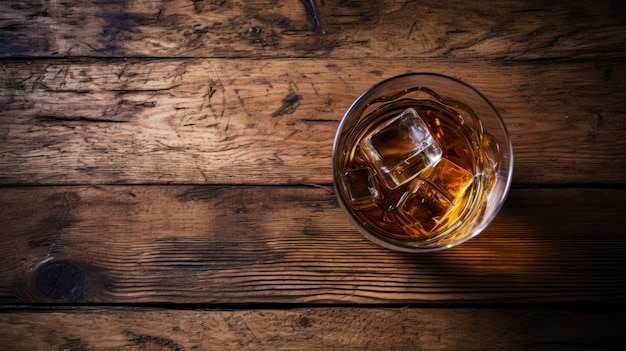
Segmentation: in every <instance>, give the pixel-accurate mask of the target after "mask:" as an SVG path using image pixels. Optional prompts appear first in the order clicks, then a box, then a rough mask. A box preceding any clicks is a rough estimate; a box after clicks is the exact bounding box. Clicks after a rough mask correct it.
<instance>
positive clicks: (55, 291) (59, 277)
mask: <svg viewBox="0 0 626 351" xmlns="http://www.w3.org/2000/svg"><path fill="white" fill-rule="evenodd" d="M36 279H37V289H39V291H40V292H41V293H42V294H43V295H44V296H45V297H47V298H49V299H51V300H57V301H64V302H73V301H77V300H79V299H81V298H82V296H83V292H84V286H85V275H84V273H83V272H82V271H81V270H80V269H79V268H78V266H76V265H75V264H74V263H72V262H68V261H54V262H49V263H45V264H43V265H42V266H41V267H39V269H38V270H37V273H36Z"/></svg>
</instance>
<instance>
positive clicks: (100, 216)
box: [0, 0, 626, 350]
mask: <svg viewBox="0 0 626 351" xmlns="http://www.w3.org/2000/svg"><path fill="white" fill-rule="evenodd" d="M413 71H431V72H438V73H443V74H447V75H450V76H453V77H456V78H459V79H462V80H464V81H466V82H468V83H470V84H471V85H473V86H475V87H476V88H477V89H479V90H480V91H481V92H482V93H484V94H485V95H486V96H487V97H488V98H489V99H490V100H491V102H492V103H493V104H494V105H495V106H496V107H497V108H498V110H499V111H500V112H501V114H502V115H503V117H504V120H505V122H506V124H507V126H508V129H509V132H510V134H511V138H512V140H513V144H514V152H515V170H514V179H513V182H514V186H513V189H512V190H511V192H510V195H509V198H508V199H507V202H506V204H505V206H504V208H503V209H502V211H501V212H500V214H499V215H498V217H497V218H496V220H495V221H494V222H493V223H492V225H490V226H489V227H488V228H487V230H486V231H485V232H484V233H482V234H481V235H480V236H478V237H477V238H475V239H473V240H471V241H469V242H467V243H465V244H463V245H461V246H459V247H456V248H453V249H449V250H446V251H442V252H436V253H431V254H425V255H417V256H416V255H410V254H404V253H397V252H392V251H389V250H386V249H383V248H380V247H378V246H376V245H374V244H372V243H370V242H368V241H367V240H366V239H364V238H363V237H362V236H361V235H360V234H359V233H358V232H357V231H356V229H355V228H354V227H353V226H352V225H351V223H350V222H349V220H348V219H347V217H346V216H345V215H344V214H343V212H342V210H341V209H340V208H339V207H338V205H337V202H336V200H335V195H334V190H333V187H332V179H331V151H332V140H333V137H334V133H335V131H336V129H337V126H338V123H339V121H340V119H341V117H342V115H343V113H344V112H345V110H346V109H347V108H348V106H349V105H350V103H351V102H352V101H353V100H354V99H355V98H356V97H358V95H359V94H360V93H361V92H363V91H364V90H365V89H367V88H368V87H370V86H371V85H372V84H374V83H376V82H378V81H380V80H382V79H384V78H388V77H391V76H394V75H397V74H401V73H406V72H413ZM625 113H626V6H625V5H624V4H623V3H621V2H619V1H578V0H577V1H568V2H555V3H551V2H546V1H530V0H525V1H510V0H507V1H500V2H497V3H494V2H491V1H472V2H463V1H448V0H445V1H441V0H439V1H417V2H416V1H391V0H385V1H377V2H372V1H361V0H354V1H343V0H331V1H329V0H325V1H318V0H284V1H275V0H253V1H238V2H236V1H223V0H219V1H217V0H206V1H203V0H140V1H126V0H115V1H88V2H85V1H83V2H81V1H72V0H35V1H30V2H23V1H17V0H7V1H0V349H4V348H6V349H15V350H26V349H44V350H45V349H52V350H57V349H58V350H85V349H96V350H117V349H131V350H144V349H150V350H162V349H168V350H194V349H201V350H204V349H206V350H221V349H242V350H247V349H253V350H258V349H267V350H276V349H290V350H293V349H302V350H309V349H337V350H380V349H408V350H413V349H428V350H458V349H469V350H485V349H496V350H502V349H506V350H531V349H532V350H572V349H576V350H581V349H585V350H587V349H588V350H622V349H626V339H625V337H624V334H623V331H622V330H623V329H624V326H626V317H624V316H623V313H621V311H620V309H621V308H622V307H624V304H625V303H626V237H624V235H623V233H624V228H625V227H626V189H625V188H624V185H626V138H625V136H626V133H625V132H626V116H625Z"/></svg>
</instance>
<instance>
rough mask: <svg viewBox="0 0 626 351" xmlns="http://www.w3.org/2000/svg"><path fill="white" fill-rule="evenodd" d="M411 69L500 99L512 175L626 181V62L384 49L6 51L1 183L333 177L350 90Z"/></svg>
mask: <svg viewBox="0 0 626 351" xmlns="http://www.w3.org/2000/svg"><path fill="white" fill-rule="evenodd" d="M410 71H433V72H441V73H445V74H448V75H451V76H453V77H457V78H460V79H462V80H464V81H466V82H468V83H470V84H472V85H474V86H475V87H476V88H477V89H479V90H480V91H482V92H483V93H484V94H485V95H486V96H487V97H488V98H489V99H490V100H491V101H492V102H493V103H494V104H495V106H496V107H497V108H498V109H499V111H500V112H501V114H502V115H503V118H504V120H505V122H506V123H507V126H508V128H509V133H510V135H511V138H512V141H513V147H514V153H515V158H516V159H515V162H516V164H515V170H514V182H515V183H518V184H519V183H521V184H545V183H566V184H571V183H621V184H623V183H626V140H625V139H624V138H623V137H622V133H620V132H619V131H624V130H626V119H624V113H625V111H626V99H625V95H624V92H625V91H626V61H623V60H618V61H606V62H599V61H597V62H586V61H583V62H554V63H546V62H540V63H532V62H530V63H519V64H515V65H510V64H507V63H494V62H464V61H458V62H451V61H433V60H430V61H414V60H399V61H397V62H396V63H395V64H394V65H393V66H389V65H388V62H387V61H386V60H374V59H368V60H358V61H352V60H308V59H297V60H294V59H286V60H266V61H258V60H247V59H239V60H229V59H213V60H191V59H186V60H179V59H169V60H141V59H136V60H112V61H93V60H78V61H77V60H38V61H33V62H28V61H5V62H3V71H2V76H1V77H2V78H1V79H0V105H2V106H3V109H2V111H0V141H2V142H1V143H0V183H3V184H113V183H124V184H128V183H133V184H146V183H150V184H155V183H157V184H170V183H176V184H302V183H318V184H329V183H331V182H332V179H331V173H332V172H331V155H332V141H333V138H334V134H335V132H336V129H337V126H338V123H339V120H340V119H341V117H342V115H343V114H344V113H345V111H346V110H347V108H348V107H349V106H350V104H351V103H352V101H354V99H356V98H357V97H358V95H359V94H361V93H362V92H363V91H365V90H366V89H367V88H369V87H370V86H371V85H372V84H374V83H376V82H378V81H380V80H382V79H384V78H388V77H391V76H394V75H397V74H402V73H406V72H410ZM503 77H504V79H503Z"/></svg>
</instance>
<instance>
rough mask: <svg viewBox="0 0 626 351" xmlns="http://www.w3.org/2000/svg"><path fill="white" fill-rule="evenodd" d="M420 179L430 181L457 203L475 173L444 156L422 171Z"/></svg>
mask: <svg viewBox="0 0 626 351" xmlns="http://www.w3.org/2000/svg"><path fill="white" fill-rule="evenodd" d="M420 179H422V180H426V181H428V182H429V183H430V184H432V185H433V186H434V187H435V188H437V190H439V192H441V193H442V194H443V195H444V196H445V197H446V198H447V199H448V200H449V201H450V202H452V203H456V202H457V200H458V199H459V198H460V197H461V196H463V194H464V193H465V190H467V188H468V187H469V186H470V184H472V181H473V180H474V174H472V173H471V172H469V171H468V170H466V169H465V168H463V167H461V166H459V165H457V164H455V163H454V162H452V161H450V160H448V159H447V158H445V157H444V158H442V159H441V160H439V162H438V163H437V164H436V165H434V166H433V167H430V168H428V169H427V170H425V171H424V172H422V174H421V175H420Z"/></svg>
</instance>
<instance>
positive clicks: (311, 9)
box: [302, 0, 325, 34]
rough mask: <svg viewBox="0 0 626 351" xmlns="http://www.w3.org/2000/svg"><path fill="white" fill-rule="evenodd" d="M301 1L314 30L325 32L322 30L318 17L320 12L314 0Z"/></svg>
mask: <svg viewBox="0 0 626 351" xmlns="http://www.w3.org/2000/svg"><path fill="white" fill-rule="evenodd" d="M302 3H303V4H304V8H305V10H306V12H307V14H308V15H309V19H310V20H311V22H312V23H313V27H314V28H315V31H316V32H320V33H322V34H325V32H324V31H323V30H322V21H321V19H320V12H319V9H318V7H317V4H316V3H315V0H302Z"/></svg>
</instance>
